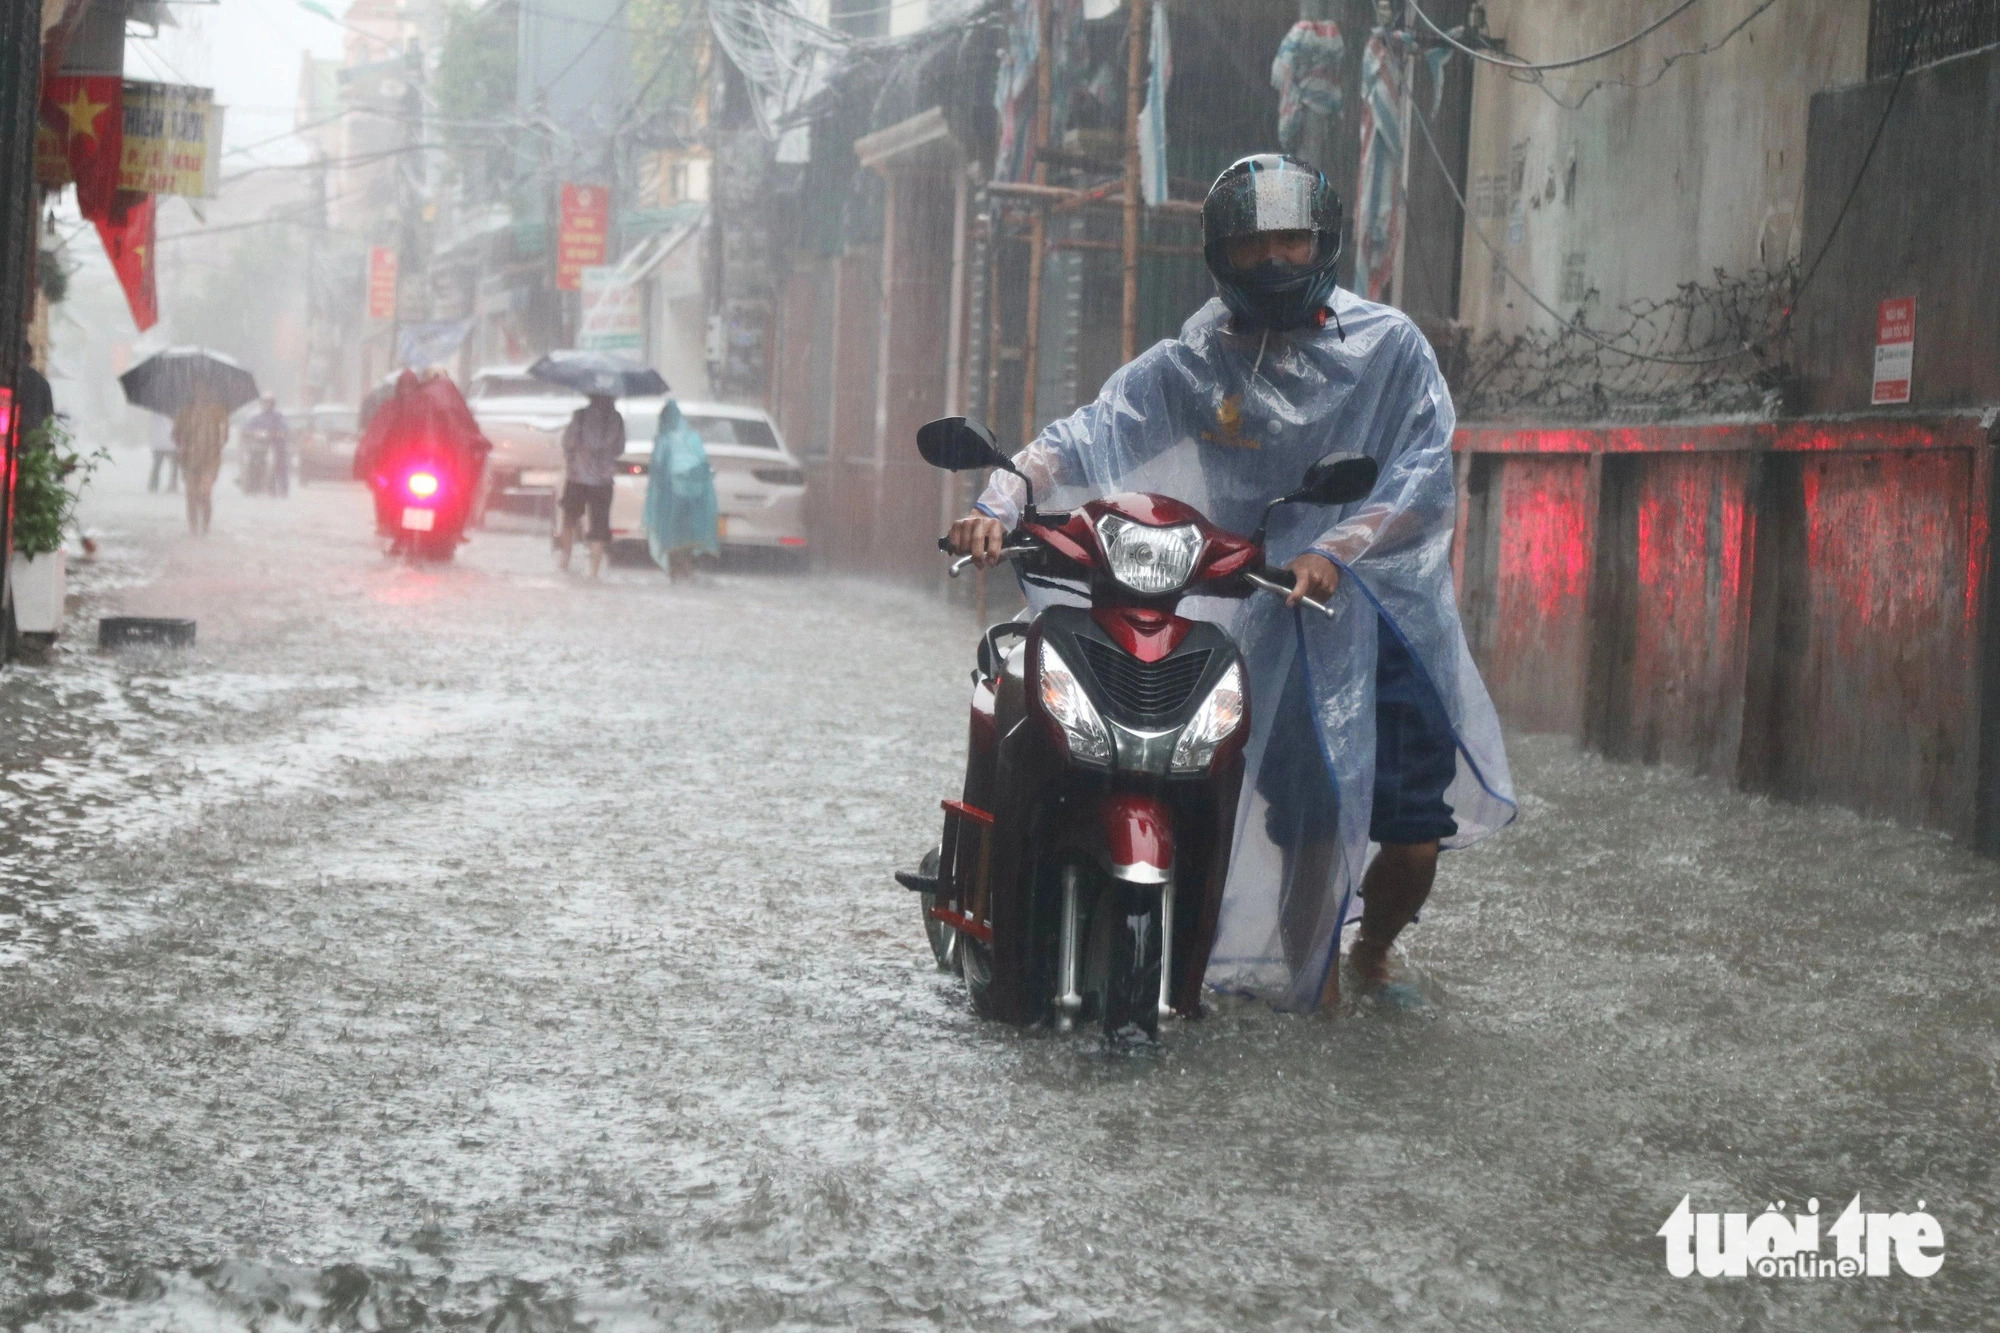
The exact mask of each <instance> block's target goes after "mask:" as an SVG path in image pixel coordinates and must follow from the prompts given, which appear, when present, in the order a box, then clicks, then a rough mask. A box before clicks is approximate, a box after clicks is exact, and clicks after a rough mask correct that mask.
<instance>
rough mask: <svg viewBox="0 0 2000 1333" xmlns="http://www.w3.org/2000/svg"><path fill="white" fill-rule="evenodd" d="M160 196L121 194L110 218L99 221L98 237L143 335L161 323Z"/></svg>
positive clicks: (123, 191) (113, 206)
mask: <svg viewBox="0 0 2000 1333" xmlns="http://www.w3.org/2000/svg"><path fill="white" fill-rule="evenodd" d="M157 198H158V196H156V195H150V194H133V193H132V192H130V191H129V190H121V191H119V193H118V197H117V202H115V203H114V204H113V205H112V206H111V209H110V212H109V214H108V215H107V216H105V217H102V218H99V219H98V220H97V235H98V237H99V238H100V239H101V240H103V242H104V253H105V254H107V255H109V256H110V257H111V268H112V271H113V272H115V273H116V274H117V275H118V284H119V286H121V287H123V288H124V289H125V302H126V304H127V305H129V306H131V307H132V322H133V323H134V324H136V325H137V326H138V328H139V332H141V333H144V332H145V331H146V330H147V329H150V328H152V327H153V325H155V324H157V323H159V322H160V297H159V286H158V284H157V283H156V282H155V281H154V278H153V228H154V217H155V213H156V209H155V205H156V200H157Z"/></svg>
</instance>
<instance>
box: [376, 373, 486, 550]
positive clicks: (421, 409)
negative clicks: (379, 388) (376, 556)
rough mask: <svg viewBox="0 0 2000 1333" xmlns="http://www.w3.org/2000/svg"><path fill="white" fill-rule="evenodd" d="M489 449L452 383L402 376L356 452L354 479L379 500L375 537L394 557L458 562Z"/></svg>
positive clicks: (433, 378)
mask: <svg viewBox="0 0 2000 1333" xmlns="http://www.w3.org/2000/svg"><path fill="white" fill-rule="evenodd" d="M491 448H492V446H491V445H490V444H488V443H487V442H486V438H485V437H484V436H482V435H481V434H480V433H479V427H478V425H477V424H476V423H475V422H474V421H473V419H472V413H471V412H470V411H468V410H467V409H466V406H465V400H464V399H463V398H461V397H460V396H459V393H458V389H457V388H456V387H455V386H454V385H453V384H452V382H451V381H450V380H448V379H446V378H444V377H443V376H441V375H434V376H432V377H431V378H429V379H425V380H419V379H418V378H417V377H416V376H415V375H413V374H411V373H410V372H408V371H405V372H404V373H403V375H402V376H401V378H400V379H398V380H397V382H396V388H395V392H394V393H393V394H392V395H391V396H390V397H389V398H388V399H387V400H386V401H385V402H383V403H382V405H381V406H380V407H378V408H377V409H376V412H375V415H374V416H373V417H372V418H371V419H370V420H369V422H368V428H367V430H365V431H364V432H363V433H362V437H361V440H360V443H359V444H358V445H357V446H356V447H355V451H354V475H355V476H356V477H358V478H360V479H361V480H362V481H364V482H366V483H367V484H368V488H369V490H370V491H372V492H373V493H374V497H375V530H376V532H377V533H378V534H379V535H380V536H382V537H384V538H386V539H387V540H388V543H389V553H390V554H391V555H401V556H404V557H406V558H408V559H411V560H440V561H442V560H450V559H451V558H452V556H453V555H455V554H457V552H458V545H459V542H460V541H461V540H463V538H464V535H465V528H466V523H467V520H468V519H469V518H470V517H471V515H472V513H473V508H474V501H475V500H476V499H477V498H478V496H479V481H480V472H481V467H482V465H483V463H484V461H485V457H486V454H487V451H488V450H490V449H491Z"/></svg>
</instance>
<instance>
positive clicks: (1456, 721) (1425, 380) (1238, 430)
mask: <svg viewBox="0 0 2000 1333" xmlns="http://www.w3.org/2000/svg"><path fill="white" fill-rule="evenodd" d="M1333 308H1334V312H1335V319H1334V320H1333V321H1331V322H1329V324H1328V325H1327V327H1326V328H1324V329H1315V328H1307V329H1301V330H1296V331H1293V332H1289V333H1281V332H1269V333H1266V332H1264V331H1262V330H1258V331H1254V332H1249V333H1240V332H1236V331H1234V330H1232V329H1231V328H1230V327H1229V324H1228V315H1227V313H1226V311H1225V310H1224V309H1223V306H1222V303H1221V302H1220V301H1219V300H1214V301H1210V302H1209V303H1208V304H1207V305H1206V306H1204V307H1203V308H1202V309H1201V310H1200V311H1198V312H1197V313H1196V314H1195V315H1194V317H1193V318H1191V319H1190V320H1188V322H1187V324H1186V325H1185V326H1184V327H1183V328H1182V330H1181V336H1180V338H1179V339H1178V340H1175V341H1171V342H1163V343H1160V344H1158V345H1157V346H1155V347H1153V348H1151V349H1150V350H1148V351H1146V352H1144V353H1142V354H1141V355H1140V356H1139V357H1138V358H1137V359H1136V360H1135V361H1133V362H1132V363H1131V364H1130V365H1128V366H1126V367H1125V368H1124V369H1122V370H1120V371H1119V372H1118V373H1117V374H1115V375H1113V376H1112V377H1111V379H1110V380H1109V381H1108V382H1106V384H1105V386H1104V390H1103V392H1102V393H1100V394H1099V395H1098V398H1097V401H1096V402H1094V403H1091V404H1089V405H1088V406H1085V407H1083V408H1080V409H1078V410H1077V412H1076V413H1075V414H1074V415H1072V416H1070V417H1069V418H1068V419H1066V420H1063V421H1058V422H1056V423H1055V424H1053V425H1051V426H1050V427H1049V428H1048V429H1047V430H1045V431H1044V432H1042V435H1041V437H1040V438H1039V439H1037V440H1036V441H1035V442H1034V443H1033V444H1032V445H1030V446H1029V447H1028V448H1027V449H1025V450H1023V451H1022V453H1021V454H1020V455H1019V456H1018V457H1017V459H1016V463H1017V465H1018V466H1019V467H1020V468H1021V469H1022V471H1023V472H1025V473H1026V474H1027V475H1028V476H1029V477H1030V478H1032V479H1033V481H1034V483H1035V498H1036V501H1037V503H1038V504H1042V505H1045V506H1047V507H1050V508H1061V507H1068V506H1073V505H1076V504H1079V503H1081V502H1082V501H1084V500H1086V499H1090V498H1093V497H1095V496H1100V495H1107V494H1111V493H1113V492H1118V491H1143V492H1151V493H1154V494H1161V495H1169V496H1172V497H1174V498H1175V499H1178V500H1182V501H1184V502H1186V503H1188V504H1191V505H1193V506H1195V507H1196V508H1197V509H1199V510H1201V511H1202V512H1203V513H1204V514H1206V515H1207V516H1208V517H1209V519H1211V520H1212V521H1213V522H1215V523H1217V524H1218V525H1220V526H1221V527H1223V528H1226V529H1228V530H1230V531H1233V532H1238V533H1243V534H1248V533H1250V532H1252V531H1254V530H1255V528H1256V526H1257V520H1258V516H1259V514H1260V513H1261V512H1262V510H1263V507H1264V505H1265V504H1266V503H1268V502H1269V501H1270V500H1271V499H1272V498H1274V497H1276V496H1278V495H1280V494H1283V493H1285V492H1287V491H1290V490H1292V489H1293V488H1294V487H1296V486H1297V485H1298V483H1299V480H1300V479H1301V478H1302V477H1303V476H1304V474H1305V471H1306V469H1307V467H1309V466H1310V465H1311V464H1312V463H1313V462H1314V461H1315V460H1317V459H1318V458H1320V457H1321V456H1322V455H1324V454H1327V453H1331V452H1335V451H1347V452H1358V453H1365V454H1367V455H1368V456H1369V457H1371V458H1373V459H1375V461H1376V463H1377V465H1378V466H1379V467H1380V469H1381V474H1380V477H1379V479H1378V480H1377V482H1376V484H1375V489H1374V492H1373V493H1372V494H1371V495H1370V496H1369V497H1368V498H1367V499H1366V500H1363V501H1361V502H1359V503H1357V504H1353V505H1348V506H1346V507H1345V508H1343V509H1340V510H1338V511H1329V510H1327V509H1325V508H1322V507H1317V506H1310V505H1286V506H1282V507H1281V508H1279V509H1278V511H1277V512H1276V513H1275V514H1274V515H1273V517H1272V520H1271V527H1270V532H1269V537H1268V546H1267V550H1268V552H1269V559H1270V563H1272V564H1273V565H1283V564H1285V563H1287V562H1289V561H1291V560H1292V559H1294V558H1296V557H1297V556H1298V555H1300V554H1301V553H1303V552H1305V551H1307V550H1313V551H1317V552H1319V553H1321V554H1323V555H1326V556H1327V557H1328V558H1330V559H1331V560H1333V561H1334V563H1336V564H1337V565H1339V566H1340V567H1341V569H1342V571H1343V575H1342V578H1341V580H1340V587H1339V589H1338V591H1337V592H1336V593H1335V594H1334V598H1333V601H1332V606H1333V609H1334V612H1335V614H1334V616H1333V617H1332V618H1328V617H1326V616H1323V615H1320V614H1319V613H1318V612H1314V611H1309V610H1306V609H1304V608H1299V609H1296V610H1290V611H1288V610H1286V609H1285V607H1284V604H1283V601H1282V599H1280V598H1279V597H1277V596H1275V595H1273V594H1269V593H1259V594H1257V595H1255V596H1252V597H1250V598H1247V599H1243V600H1233V599H1228V598H1212V597H1190V598H1188V599H1187V600H1186V601H1184V602H1183V603H1182V613H1183V614H1185V615H1190V616H1197V617H1200V618H1203V619H1207V620H1213V621H1215V622H1217V623H1218V624H1220V625H1222V626H1224V627H1225V628H1226V629H1228V630H1229V631H1230V633H1231V634H1232V635H1233V636H1234V637H1235V639H1236V641H1237V642H1238V643H1239V644H1240V645H1241V646H1242V648H1243V651H1244V654H1245V657H1246V659H1247V663H1248V667H1247V670H1248V674H1249V678H1250V680H1249V684H1250V699H1251V707H1250V717H1251V735H1250V741H1249V744H1248V747H1247V749H1246V752H1245V763H1246V780H1245V781H1244V784H1243V794H1242V797H1241V802H1240V804H1239V807H1238V810H1237V818H1236V845H1235V852H1234V856H1233V858H1232V861H1231V864H1230V868H1229V878H1228V881H1227V886H1226V888H1225V891H1224V896H1223V904H1222V917H1221V922H1220V926H1219V928H1218V930H1217V934H1216V940H1215V948H1214V951H1213V953H1212V954H1211V956H1210V962H1209V971H1208V982H1209V984H1210V985H1211V986H1214V987H1217V988H1219V989H1225V990H1231V991H1238V992H1244V993H1249V994H1253V995H1258V996H1262V997H1264V998H1265V999H1268V1000H1269V1001H1271V1002H1272V1003H1273V1004H1275V1005H1277V1006H1279V1007H1280V1008H1285V1009H1298V1010H1307V1009H1311V1008H1312V1007H1313V1006H1314V1005H1315V1004H1316V1003H1317V1002H1318V999H1319V994H1320V990H1321V987H1322V985H1323V984H1324V982H1325V979H1326V975H1327V972H1328V969H1329V968H1331V967H1332V966H1333V964H1334V962H1335V960H1336V959H1337V956H1338V948H1339V937H1340V930H1341V927H1342V926H1344V925H1345V924H1347V923H1348V922H1350V921H1354V920H1357V919H1359V917H1360V910H1361V908H1360V902H1359V895H1358V893H1357V890H1358V888H1359V886H1360V884H1361V878H1362V872H1363V870H1364V869H1365V867H1366V865H1367V861H1368V856H1369V838H1368V825H1369V805H1370V801H1371V798H1372V795H1373V785H1374V768H1375V680H1376V635H1377V632H1378V626H1382V627H1386V628H1388V629H1389V630H1390V632H1393V633H1395V634H1398V635H1400V636H1401V637H1402V639H1403V640H1404V641H1405V642H1406V643H1407V644H1408V646H1409V648H1410V655H1411V657H1412V658H1413V659H1414V661H1415V662H1416V663H1417V665H1418V666H1420V667H1421V668H1422V671H1423V673H1424V674H1425V675H1426V676H1427V677H1428V680H1429V683H1430V685H1431V686H1432V687H1433V688H1434V689H1435V690H1436V693H1437V696H1438V700H1439V702H1440V703H1441V705H1442V710H1443V712H1444V714H1445V716H1446V717H1447V718H1448V720H1449V722H1450V724H1451V727H1452V731H1453V733H1454V740H1455V741H1456V744H1457V772H1456V775H1455V776H1454V778H1453V779H1452V781H1451V783H1450V785H1449V787H1448V788H1447V789H1446V792H1445V799H1446V801H1447V802H1448V803H1449V805H1450V806H1451V808H1452V813H1453V816H1454V818H1455V821H1456V823H1457V827H1458V831H1457V833H1456V834H1455V835H1454V836H1452V837H1449V838H1446V839H1445V840H1444V842H1445V846H1447V847H1463V846H1467V845H1469V844H1471V843H1473V842H1476V841H1478V840H1479V839H1481V838H1483V837H1485V836H1486V835H1487V834H1489V833H1491V832H1493V831H1494V830H1495V829H1497V828H1499V827H1501V826H1502V825H1503V824H1505V823H1507V822H1508V821H1509V820H1510V819H1512V818H1513V813H1514V800H1513V787H1512V781H1511V779H1510V778H1509V776H1508V771H1507V756H1506V751H1505V749H1504V747H1503V745H1502V742H1501V736H1500V724H1499V720H1498V718H1497V717H1496V716H1495V714H1494V711H1493V704H1492V701H1491V700H1490V699H1489V698H1488V697H1487V694H1486V688H1485V686H1484V685H1483V684H1482V683H1481V681H1480V679H1479V673H1478V670H1477V669H1476V668H1475V667H1474V666H1473V663H1472V656H1471V653H1470V652H1469V650H1468V649H1467V647H1466V642H1465V633H1464V630H1463V629H1462V628H1461V627H1460V625H1459V620H1458V608H1457V604H1456V602H1455V600H1454V598H1453V594H1452V580H1451V538H1452V528H1453V523H1454V519H1455V516H1456V501H1455V497H1454V492H1453V485H1452V460H1451V435H1452V429H1453V426H1454V424H1455V418H1454V415H1453V412H1452V406H1451V395H1450V392H1449V390H1447V389H1446V387H1445V383H1444V377H1443V376H1442V375H1441V374H1440V373H1439V372H1438V367H1437V360H1436V358H1435V357H1434V356H1433V355H1432V353H1431V350H1430V345H1429V344H1428V343H1427V342H1426V341H1425V339H1424V337H1423V335H1422V334H1421V333H1419V332H1418V331H1417V328H1416V326H1415V325H1414V324H1412V323H1411V322H1410V320H1409V318H1408V317H1407V316H1405V315H1403V314H1402V313H1401V312H1400V311H1397V310H1394V309H1391V308H1390V307H1387V306H1380V305H1373V304H1370V303H1369V302H1366V301H1363V300H1361V299H1360V298H1359V297H1356V296H1354V295H1352V294H1351V293H1348V292H1344V291H1337V292H1335V294H1334V297H1333ZM1021 498H1022V497H1021V486H1020V482H1019V481H1018V480H1016V479H1015V478H1013V477H1011V476H1008V475H1006V474H1004V473H996V474H995V480H994V484H993V485H991V486H989V487H988V489H987V491H986V494H985V495H984V496H982V497H981V501H980V504H981V507H982V508H984V509H986V511H987V512H989V513H991V514H993V515H994V516H995V517H996V518H999V519H1000V520H1001V521H1002V522H1004V523H1006V524H1007V525H1008V526H1010V527H1011V526H1012V525H1013V524H1014V523H1015V522H1016V521H1017V520H1018V518H1019V516H1020V500H1021ZM1027 593H1028V597H1029V600H1030V602H1031V604H1033V605H1035V606H1037V607H1039V606H1042V605H1046V604H1047V603H1049V602H1051V601H1055V600H1063V599H1065V596H1066V595H1065V594H1063V593H1060V592H1053V591H1051V590H1050V589H1047V588H1044V587H1040V586H1029V587H1028V588H1027ZM1294 672H1298V673H1300V676H1301V681H1300V684H1301V685H1302V686H1303V689H1302V693H1303V696H1304V697H1305V699H1306V700H1307V701H1308V702H1309V706H1310V710H1311V713H1312V716H1313V720H1314V722H1315V723H1316V724H1317V729H1318V732H1319V740H1320V748H1321V752H1322V754H1323V756H1324V758H1325V762H1326V765H1327V769H1328V772H1329V774H1330V776H1331V778H1332V784H1331V785H1332V788H1333V791H1334V792H1335V793H1337V803H1336V809H1335V810H1334V811H1333V812H1330V814H1331V816H1332V821H1333V822H1334V823H1335V824H1336V826H1337V830H1338V835H1337V836H1338V852H1337V855H1336V857H1335V864H1334V867H1333V871H1332V874H1331V876H1330V879H1329V881H1328V882H1324V883H1305V882H1300V883H1286V882H1284V880H1285V875H1286V869H1287V864H1288V858H1286V856H1285V855H1284V849H1282V848H1281V847H1280V846H1279V845H1278V843H1277V842H1275V841H1274V840H1273V839H1274V836H1282V835H1274V833H1273V831H1272V826H1273V825H1274V824H1282V822H1283V821H1281V820H1268V819H1267V818H1266V817H1265V816H1266V813H1267V810H1268V805H1269V803H1268V801H1267V800H1266V799H1265V797H1264V795H1263V794H1262V792H1260V791H1259V790H1258V788H1259V787H1260V785H1261V786H1263V787H1266V788H1269V787H1270V785H1271V780H1270V777H1269V776H1268V775H1266V776H1265V778H1264V781H1263V782H1262V783H1261V784H1260V782H1259V781H1258V778H1259V775H1260V772H1261V770H1262V765H1263V761H1264V756H1265V753H1266V751H1267V749H1268V748H1269V743H1270V739H1271V733H1272V730H1273V725H1272V724H1273V719H1274V718H1275V717H1276V716H1277V715H1278V709H1277V708H1275V707H1273V706H1272V705H1274V704H1275V703H1276V702H1277V701H1278V700H1279V699H1280V697H1281V695H1282V694H1283V693H1284V686H1285V684H1286V682H1287V680H1288V678H1291V677H1292V676H1293V673H1294ZM1296 688H1299V686H1298V685H1295V689H1296ZM1320 822H1321V823H1326V822H1328V821H1325V820H1322V821H1320ZM1302 860H1309V858H1302Z"/></svg>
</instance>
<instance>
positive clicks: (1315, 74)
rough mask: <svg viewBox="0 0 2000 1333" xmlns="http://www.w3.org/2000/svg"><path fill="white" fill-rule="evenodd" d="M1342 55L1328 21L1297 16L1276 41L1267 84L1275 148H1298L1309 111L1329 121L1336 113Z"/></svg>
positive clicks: (1335, 29)
mask: <svg viewBox="0 0 2000 1333" xmlns="http://www.w3.org/2000/svg"><path fill="white" fill-rule="evenodd" d="M1346 54H1347V43H1346V41H1345V40H1343V39H1342V37H1341V35H1340V25H1339V24H1338V23H1335V22H1333V21H1332V20H1331V19H1300V20H1299V21H1298V22H1297V23H1294V24H1293V25H1292V30H1291V31H1290V32H1288V33H1286V34H1285V40H1284V41H1282V42H1280V43H1278V55H1277V58H1276V59H1274V60H1273V61H1272V62H1271V86H1272V87H1273V88H1276V89H1277V90H1278V147H1280V148H1282V149H1284V150H1285V151H1286V152H1288V153H1294V152H1297V151H1298V149H1299V145H1300V144H1301V143H1303V142H1304V141H1305V132H1306V115H1307V113H1309V112H1310V113H1314V114H1317V115H1321V116H1325V117H1326V118H1327V119H1329V120H1333V119H1336V118H1338V117H1339V115H1340V109H1341V104H1342V102H1343V101H1344V100H1345V98H1344V95H1343V94H1342V92H1341V90H1340V62H1341V57H1342V56H1344V55H1346ZM1313 165H1315V166H1317V165H1319V164H1318V163H1314V164H1313Z"/></svg>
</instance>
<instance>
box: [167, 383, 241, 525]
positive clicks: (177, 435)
mask: <svg viewBox="0 0 2000 1333" xmlns="http://www.w3.org/2000/svg"><path fill="white" fill-rule="evenodd" d="M228 439H229V409H228V408H226V407H224V406H223V405H222V404H221V403H220V402H218V401H217V400H216V398H215V395H214V393H213V392H212V391H211V390H210V389H209V388H208V386H207V385H206V384H202V385H197V387H196V388H195V391H194V399H193V401H191V402H190V403H189V404H188V405H187V406H186V407H184V408H182V409H181V410H180V411H178V412H176V413H175V414H174V446H175V447H176V448H177V449H179V450H180V455H181V481H182V484H183V485H184V486H185V488H186V491H187V516H188V531H189V532H191V533H193V534H194V535H195V536H197V537H205V536H207V535H208V525H209V521H210V520H211V519H212V518H213V517H214V516H215V505H214V492H215V479H216V477H217V476H218V475H220V474H221V472H222V446H223V444H224V443H225V442H226V441H227V440H228Z"/></svg>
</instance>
